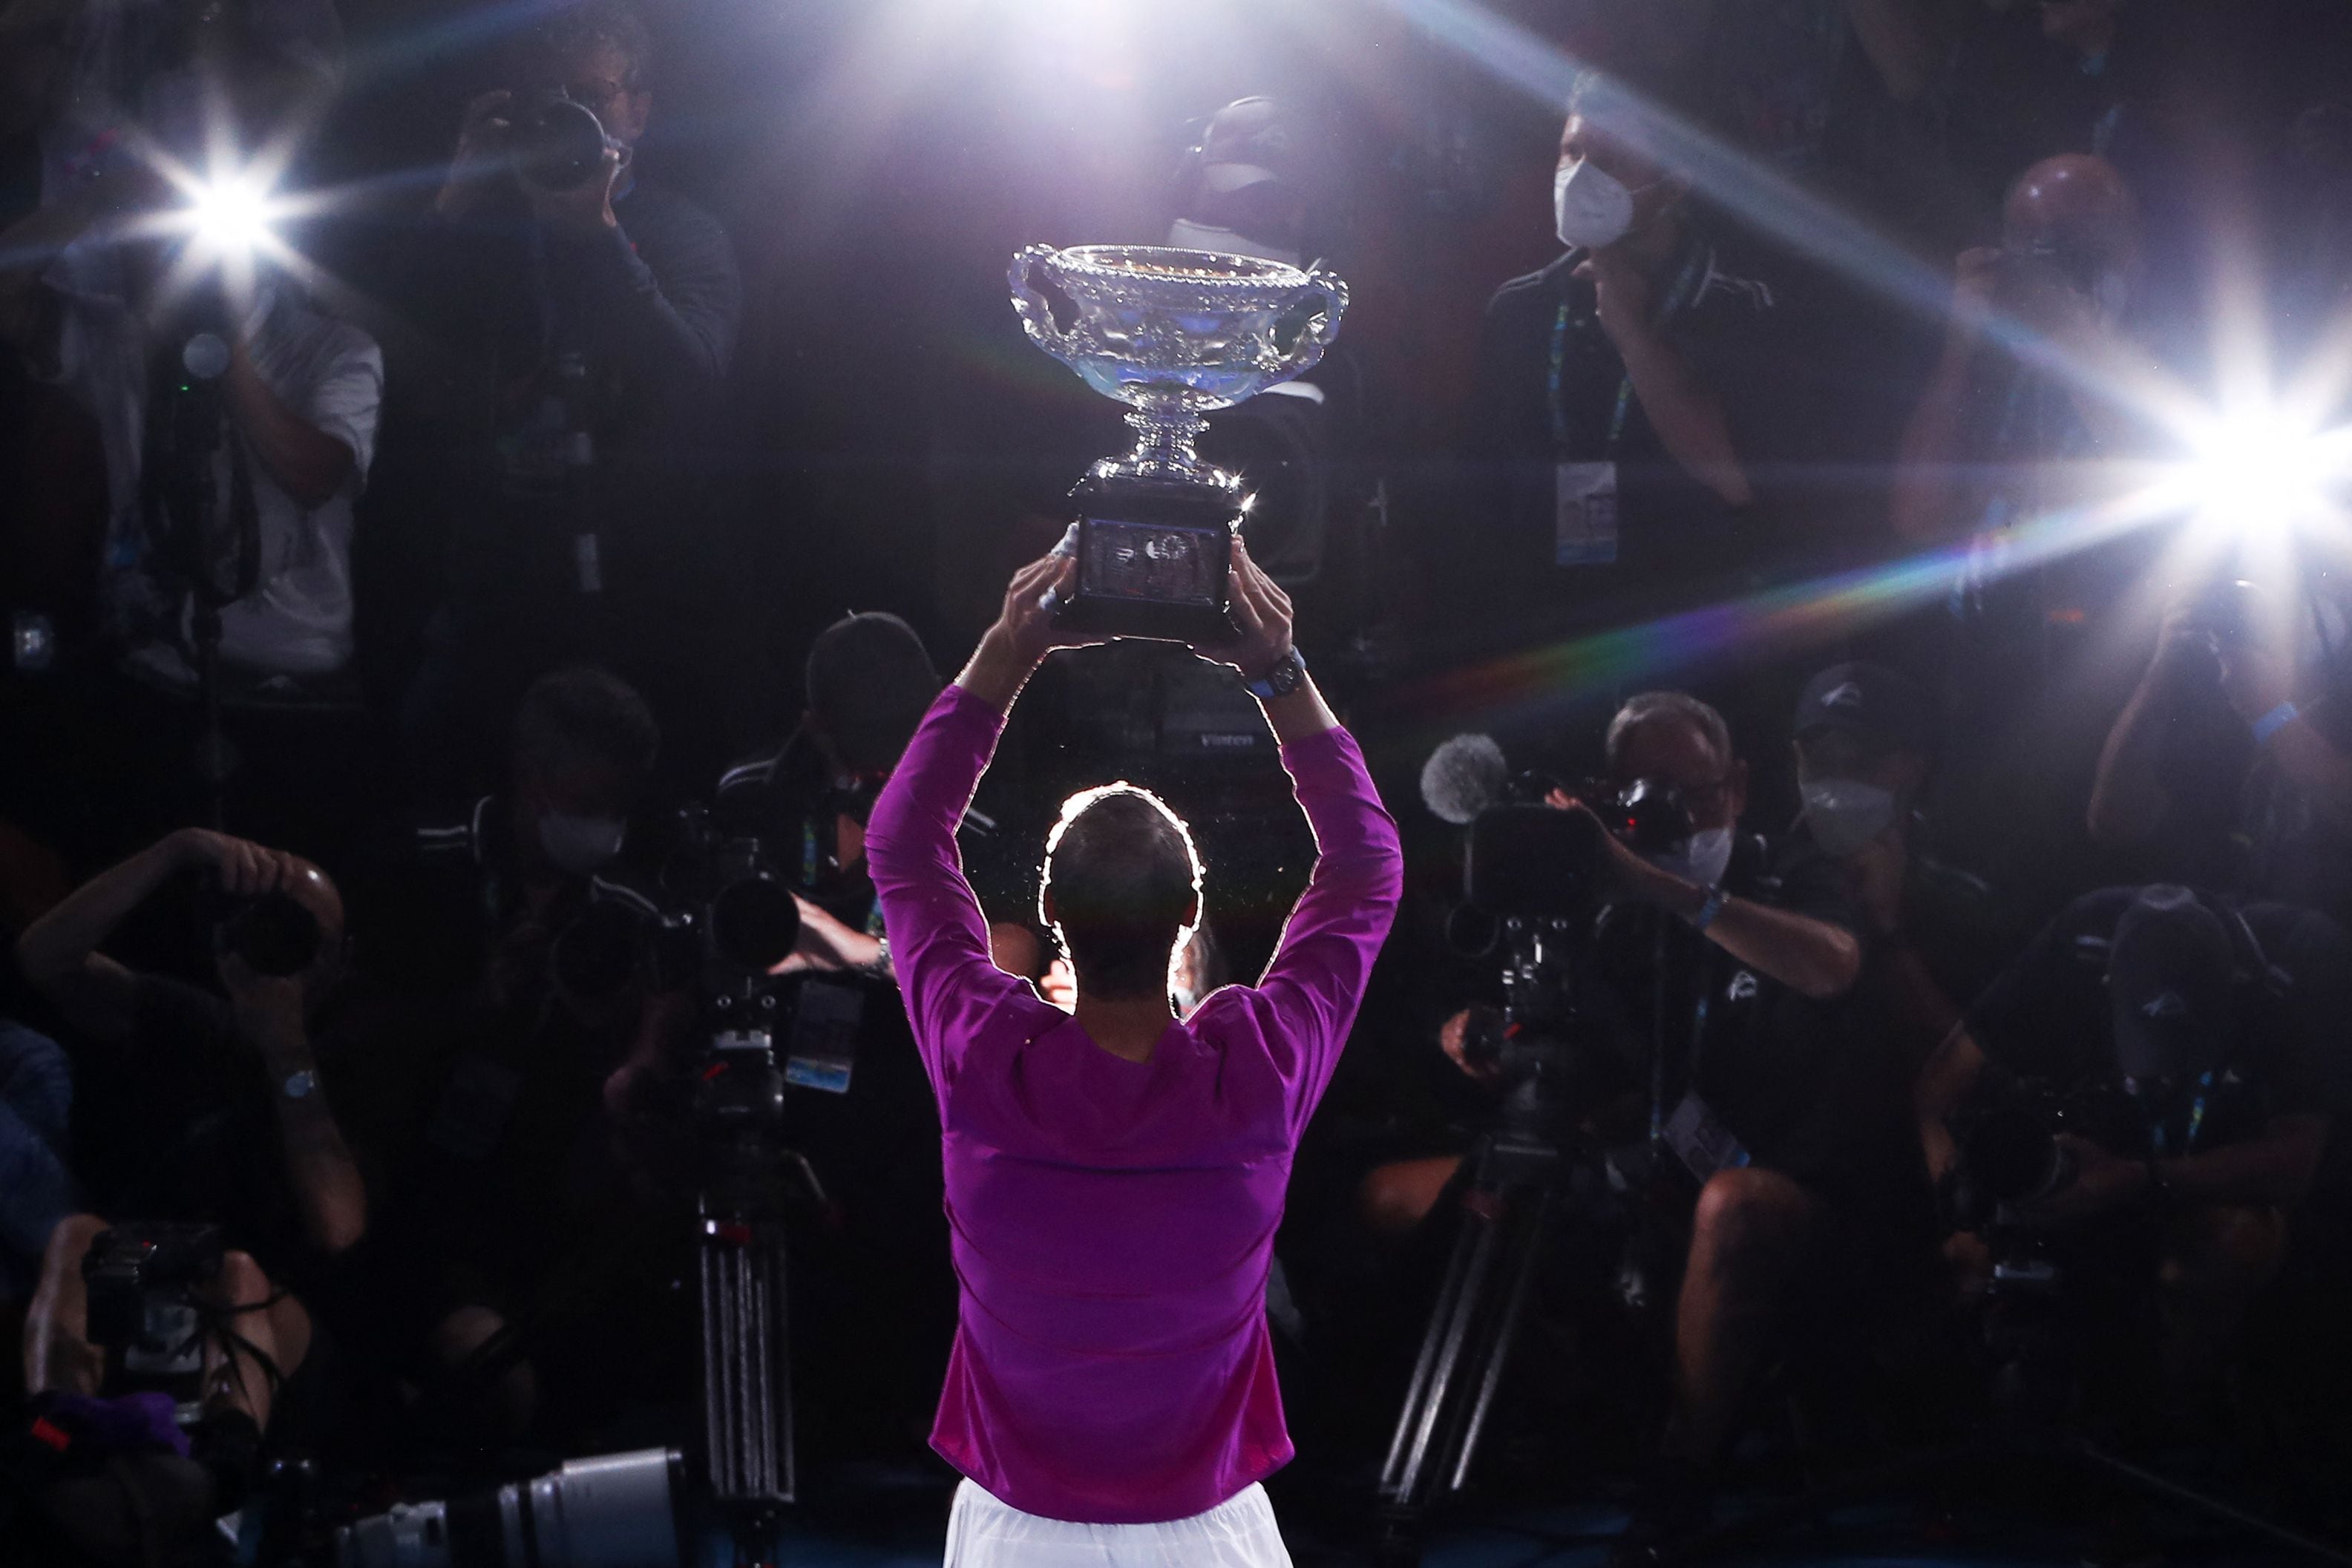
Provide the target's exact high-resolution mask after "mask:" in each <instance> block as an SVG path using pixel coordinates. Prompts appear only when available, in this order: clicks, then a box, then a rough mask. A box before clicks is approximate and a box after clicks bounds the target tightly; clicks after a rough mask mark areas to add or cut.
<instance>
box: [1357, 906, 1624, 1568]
mask: <svg viewBox="0 0 2352 1568" xmlns="http://www.w3.org/2000/svg"><path fill="white" fill-rule="evenodd" d="M1504 930H1505V933H1506V935H1507V938H1508V940H1509V942H1510V958H1509V961H1508V963H1507V967H1505V969H1504V975H1503V984H1504V993H1505V996H1506V998H1507V1006H1506V1009H1505V1015H1504V1016H1505V1019H1506V1021H1505V1023H1504V1025H1503V1027H1502V1029H1501V1030H1499V1032H1498V1033H1496V1035H1495V1037H1494V1038H1492V1039H1491V1040H1486V1041H1485V1042H1483V1044H1481V1045H1479V1046H1476V1047H1472V1046H1471V1044H1470V1042H1469V1041H1468V1040H1466V1039H1465V1053H1466V1051H1468V1050H1471V1049H1475V1050H1477V1051H1481V1052H1482V1053H1490V1054H1491V1055H1492V1056H1493V1057H1494V1059H1495V1060H1496V1061H1497V1063H1498V1064H1499V1066H1500V1067H1501V1069H1502V1071H1503V1075H1504V1078H1505V1081H1506V1082H1508V1083H1509V1085H1510V1088H1509V1090H1508V1092H1507V1093H1506V1095H1505V1096H1504V1100H1503V1103H1502V1110H1501V1114H1500V1117H1499V1118H1498V1120H1497V1122H1496V1125H1495V1126H1494V1127H1493V1128H1491V1129H1490V1130H1489V1131H1487V1132H1486V1134H1484V1135H1482V1136H1481V1137H1480V1138H1479V1140H1478V1142H1477V1144H1476V1145H1475V1146H1474V1147H1473V1148H1472V1150H1471V1152H1470V1155H1469V1156H1468V1159H1467V1162H1466V1163H1467V1166H1468V1169H1469V1171H1470V1183H1469V1186H1468V1188H1467V1190H1465V1192H1464V1194H1463V1195H1462V1215H1463V1224H1462V1231H1461V1234H1460V1235H1459V1236H1458V1237H1456V1238H1455V1239H1454V1251H1453V1255H1452V1256H1451V1258H1450V1259H1449V1260H1447V1263H1446V1269H1445V1276H1444V1283H1443V1284H1442V1285H1441V1286H1440V1288H1439V1291H1438V1297H1437V1305H1436V1309H1435V1311H1434V1312H1432V1314H1431V1316H1430V1321H1429V1327H1428V1329H1427V1330H1426V1331H1425V1332H1424V1333H1423V1336H1422V1342H1421V1351H1420V1354H1419V1356H1418V1358H1417V1359H1416V1361H1415V1363H1414V1365H1413V1371H1412V1382H1411V1384H1410V1385H1408V1386H1407V1388H1406V1392H1405V1400H1404V1407H1403V1409H1402V1411H1401V1412H1400V1413H1399V1415H1398V1417H1397V1425H1396V1430H1395V1433H1394V1435H1393V1436H1392V1437H1391V1440H1390V1443H1389V1452H1388V1459H1387V1461H1386V1463H1385V1464H1384V1465H1383V1466H1382V1468H1381V1484H1380V1497H1379V1507H1378V1511H1377V1514H1376V1530H1375V1548H1374V1550H1375V1552H1376V1554H1377V1556H1378V1558H1379V1560H1380V1561H1381V1562H1382V1563H1388V1564H1394V1565H1397V1568H1410V1565H1411V1564H1414V1563H1419V1562H1420V1561H1421V1538H1422V1530H1423V1522H1424V1521H1425V1520H1426V1519H1427V1517H1428V1515H1429V1513H1430V1512H1431V1511H1432V1510H1433V1509H1434V1508H1436V1507H1437V1506H1438V1505H1439V1504H1441V1503H1442V1502H1444V1500H1447V1499H1449V1498H1451V1497H1453V1496H1454V1495H1455V1494H1457V1493H1459V1492H1460V1491H1461V1490H1463V1489H1464V1487H1465V1486H1466V1485H1467V1484H1468V1482H1469V1479H1470V1469H1471V1466H1472V1465H1473V1463H1475V1460H1476V1458H1477V1457H1478V1446H1479V1442H1480V1440H1481V1438H1482V1437H1484V1436H1485V1434H1486V1425H1487V1422H1488V1420H1489V1418H1490V1417H1491V1416H1493V1414H1494V1409H1495V1400H1496V1395H1497V1393H1498V1392H1499V1391H1500V1389H1501V1387H1502V1382H1503V1374H1504V1372H1505V1370H1506V1369H1507V1367H1508V1365H1509V1364H1510V1358H1511V1351H1512V1347H1513V1344H1514V1343H1515V1342H1516V1341H1517V1337H1518V1333H1519V1325H1520V1322H1521V1320H1522V1319H1523V1318H1524V1316H1525V1314H1526V1311H1527V1302H1528V1293H1529V1290H1530V1287H1531V1285H1532V1283H1533V1281H1534V1278H1535V1270H1536V1264H1537V1262H1538V1260H1539V1259H1540V1258H1541V1257H1542V1256H1543V1253H1544V1249H1545V1245H1546V1239H1547V1237H1548V1236H1549V1233H1550V1230H1551V1228H1552V1225H1553V1223H1554V1221H1555V1218H1557V1216H1558V1215H1559V1211H1560V1209H1561V1207H1562V1200H1563V1199H1566V1198H1570V1197H1573V1196H1575V1194H1576V1191H1577V1189H1578V1186H1579V1184H1578V1182H1577V1180H1576V1178H1577V1176H1579V1175H1580V1174H1590V1173H1592V1172H1593V1170H1594V1167H1595V1166H1596V1164H1597V1161H1596V1160H1595V1157H1594V1155H1593V1154H1592V1152H1591V1151H1590V1150H1588V1149H1586V1148H1584V1147H1583V1146H1582V1145H1581V1144H1580V1141H1579V1140H1577V1139H1576V1138H1575V1137H1574V1135H1573V1134H1570V1132H1569V1131H1568V1127H1569V1122H1570V1115H1569V1104H1570V1098H1571V1097H1570V1094H1569V1092H1568V1081H1569V1077H1570V1072H1571V1071H1572V1066H1573V1062H1574V1054H1573V1047H1572V1046H1571V1044H1570V1041H1572V1040H1575V1039H1576V1038H1577V1037H1578V1035H1579V1033H1580V1022H1581V1020H1580V1013H1579V1009H1578V1005H1577V988H1576V984H1575V972H1574V965H1573V961H1572V959H1573V956H1575V954H1576V952H1577V949H1576V948H1575V947H1573V946H1569V945H1570V944H1571V943H1573V942H1574V940H1575V938H1574V937H1573V936H1571V935H1570V924H1569V922H1568V921H1566V920H1565V919H1551V920H1531V919H1521V918H1513V919H1510V920H1507V922H1505V925H1504ZM1563 947H1566V948H1567V955H1566V956H1563V954H1562V953H1561V951H1560V949H1561V948H1563Z"/></svg>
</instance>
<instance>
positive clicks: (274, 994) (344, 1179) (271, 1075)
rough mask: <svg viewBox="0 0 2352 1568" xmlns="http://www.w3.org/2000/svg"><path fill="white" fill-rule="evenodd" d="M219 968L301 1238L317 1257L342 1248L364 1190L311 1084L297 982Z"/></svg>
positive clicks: (351, 1240)
mask: <svg viewBox="0 0 2352 1568" xmlns="http://www.w3.org/2000/svg"><path fill="white" fill-rule="evenodd" d="M219 969H220V977H221V984H222V985H224V986H226V988H228V996H229V1007H230V1009H231V1011H232V1012H233V1013H234V1015H235V1017H236V1035H237V1039H239V1040H242V1041H244V1042H245V1043H246V1044H247V1046H249V1047H251V1048H252V1050H253V1051H254V1053H255V1054H256V1055H257V1056H259V1057H260V1058H261V1064H262V1069H263V1071H264V1072H265V1074H266V1075H267V1076H268V1081H269V1100H270V1105H271V1108H272V1109H273V1110H275V1111H276V1112H277V1113H278V1144H279V1146H280V1147H281V1148H282V1149H283V1150H284V1151H285V1155H286V1180H287V1185H288V1186H289V1187H290V1188H291V1189H292V1191H293V1193H294V1201H295V1206H296V1207H297V1208H298V1209H299V1211H300V1213H301V1216H302V1230H303V1233H304V1235H305V1236H307V1237H308V1238H309V1239H310V1243H311V1245H312V1246H314V1247H317V1248H318V1249H320V1251H322V1252H325V1253H328V1254H329V1255H332V1254H334V1253H338V1252H341V1251H343V1250H344V1249H347V1248H349V1247H352V1245H354V1244H355V1243H357V1242H358V1240H359V1239H360V1238H361V1237H362V1235H364V1234H365V1233H366V1231H367V1186H366V1184H365V1183H364V1182H363V1181H362V1180H361V1178H360V1169H359V1163H358V1162H357V1161H356V1160H354V1159H352V1151H351V1148H350V1146H349V1145H346V1144H345V1143H344V1142H343V1132H342V1129H341V1127H339V1126H337V1125H336V1124H335V1117H334V1113H333V1112H332V1111H331V1109H330V1108H329V1107H328V1104H327V1096H326V1092H325V1090H324V1089H323V1088H322V1087H321V1086H320V1082H319V1077H318V1072H317V1062H316V1060H315V1059H314V1058H313V1057H312V1055H311V1052H310V1025H309V1023H308V1022H307V1020H306V1019H305V1018H304V1005H305V998H304V995H303V986H302V981H301V979H300V978H299V977H295V976H290V975H289V976H277V975H262V974H257V973H255V972H254V970H253V969H252V968H251V967H249V966H247V964H246V962H245V961H244V960H243V959H241V958H239V957H237V956H236V955H235V954H229V955H226V956H224V957H222V959H221V960H220V964H219Z"/></svg>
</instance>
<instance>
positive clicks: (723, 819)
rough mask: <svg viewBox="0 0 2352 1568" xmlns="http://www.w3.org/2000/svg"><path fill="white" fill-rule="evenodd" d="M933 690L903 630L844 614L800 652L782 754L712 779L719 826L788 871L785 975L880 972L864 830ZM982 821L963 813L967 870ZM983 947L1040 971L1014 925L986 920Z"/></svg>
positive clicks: (914, 639) (1030, 941)
mask: <svg viewBox="0 0 2352 1568" xmlns="http://www.w3.org/2000/svg"><path fill="white" fill-rule="evenodd" d="M944 684H945V683H944V682H942V681H941V680H940V673H939V671H938V670H937V669H936V668H935V667H934V666H933V665H932V664H931V656H930V654H929V653H926V652H925V651H924V649H923V643H922V639H921V638H919V637H918V636H917V635H916V634H915V629H914V628H913V627H912V626H909V625H908V624H907V623H906V622H904V621H902V620H900V619H899V618H898V616H896V615H886V614H878V613H873V612H868V613H866V614H860V615H846V616H844V617H843V618H842V619H840V620H839V621H836V622H834V623H833V624H832V625H830V626H828V627H826V628H825V629H824V631H823V632H819V633H818V634H817V637H816V641H815V642H814V643H813V644H812V645H811V646H810V649H809V656H808V677H807V702H808V706H807V708H806V709H805V710H804V711H803V714H802V716H801V721H800V723H799V725H798V726H797V727H795V728H794V729H793V733H792V735H791V736H790V737H788V738H787V739H786V740H785V741H784V744H783V746H782V748H781V749H780V750H778V751H776V752H775V753H774V754H772V755H771V756H768V757H765V758H758V759H755V760H753V761H750V762H746V763H744V764H742V765H741V766H740V767H738V768H730V769H729V770H728V772H727V773H726V775H725V776H724V777H723V778H721V779H719V792H718V796H717V799H716V800H714V801H713V802H712V808H711V809H712V812H713V815H714V816H715V817H716V819H717V820H718V822H719V826H720V827H721V828H722V829H723V830H724V831H728V832H730V833H740V834H745V835H748V836H751V837H753V838H757V839H758V840H760V841H761V843H762V844H763V845H765V846H767V848H768V851H769V852H770V854H771V855H773V856H777V857H780V858H781V859H782V861H783V862H785V863H787V864H788V865H790V866H791V867H792V868H793V869H794V870H796V871H797V873H798V882H799V895H800V907H801V945H800V950H799V951H798V952H796V953H795V954H794V955H793V957H792V959H791V960H790V961H789V962H790V965H791V967H792V968H793V969H802V968H812V969H870V970H873V971H875V972H876V973H879V974H887V973H888V972H889V969H888V965H889V956H888V952H887V948H886V947H885V946H883V943H882V941H881V912H880V911H879V910H878V909H877V907H876V906H875V902H874V883H873V879H872V878H871V877H870V876H868V875H867V874H866V818H867V817H868V816H869V815H870V814H871V813H872V812H873V810H874V799H875V797H876V796H877V795H878V794H879V793H881V790H882V786H883V785H885V784H887V783H888V782H889V781H890V772H891V769H893V768H897V767H898V758H899V756H900V754H901V753H903V752H904V751H905V750H906V749H907V742H908V740H909V739H910V738H912V737H913V736H914V733H915V727H916V726H918V725H919V724H920V723H922V720H923V713H924V710H925V709H927V708H929V706H930V705H931V701H932V699H933V698H935V697H937V696H938V695H940V686H941V685H944ZM989 821H990V819H987V818H982V817H977V816H976V815H975V813H972V812H970V811H967V812H966V813H965V814H964V821H963V824H962V826H961V829H960V830H959V831H960V835H961V837H962V838H963V839H964V847H965V852H966V854H967V858H968V860H981V859H983V858H984V857H985V856H986V852H987V850H988V849H989V848H990V847H991V846H990V844H989V843H988V842H987V841H988V840H989V839H991V838H992V836H993V835H992V833H991V831H989V828H988V827H987V826H986V825H985V824H987V823H988V822H989ZM989 939H990V942H991V945H992V948H993V949H994V951H995V956H996V960H997V963H998V965H999V967H1003V969H1004V970H1005V971H1006V972H1007V973H1010V974H1022V975H1036V974H1041V973H1043V972H1044V969H1045V956H1044V954H1043V953H1042V952H1040V951H1038V950H1037V943H1036V941H1035V937H1034V933H1033V932H1032V931H1031V930H1030V928H1029V927H1028V926H1026V925H1023V924H1021V923H1019V922H1015V921H992V922H991V924H990V926H989Z"/></svg>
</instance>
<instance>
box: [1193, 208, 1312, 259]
mask: <svg viewBox="0 0 2352 1568" xmlns="http://www.w3.org/2000/svg"><path fill="white" fill-rule="evenodd" d="M1168 243H1169V244H1170V245H1171V246H1174V247H1175V248H1176V249H1178V250H1213V251H1216V252H1219V253H1220V254H1222V255H1225V256H1256V257H1257V258H1258V259H1259V260H1260V261H1279V262H1282V263H1284V264H1285V265H1286V266H1289V267H1297V265H1298V262H1299V256H1298V253H1297V251H1295V250H1286V249H1284V248H1283V247H1282V246H1278V245H1273V244H1270V243H1268V242H1267V241H1265V240H1261V239H1252V238H1250V237H1249V236H1248V235H1243V234H1237V233H1235V232H1234V230H1232V229H1221V228H1219V227H1217V226H1216V225H1214V224H1196V223H1194V222H1193V221H1192V219H1190V218H1178V219H1177V220H1176V221H1175V222H1174V223H1172V224H1170V225H1168Z"/></svg>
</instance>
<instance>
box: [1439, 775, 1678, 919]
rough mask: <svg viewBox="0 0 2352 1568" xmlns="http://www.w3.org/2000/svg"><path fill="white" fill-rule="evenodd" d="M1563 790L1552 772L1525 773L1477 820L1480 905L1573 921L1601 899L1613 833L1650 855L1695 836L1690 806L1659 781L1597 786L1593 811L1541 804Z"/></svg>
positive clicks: (1472, 847) (1473, 898) (1470, 866)
mask: <svg viewBox="0 0 2352 1568" xmlns="http://www.w3.org/2000/svg"><path fill="white" fill-rule="evenodd" d="M1559 788H1560V785H1559V782H1558V781H1557V780H1555V779H1552V778H1550V777H1549V776H1548V775H1545V774H1541V773H1523V774H1520V775H1519V776H1518V777H1517V779H1513V780H1512V781H1511V784H1510V788H1509V792H1508V798H1507V802H1506V803H1505V804H1503V805H1499V806H1490V807H1488V808H1487V809H1486V810H1484V811H1481V812H1479V813H1478V815H1477V817H1476V818H1475V819H1474V820H1473V821H1472V822H1471V824H1470V842H1469V853H1468V859H1467V862H1466V864H1465V877H1464V883H1465V893H1466V894H1467V896H1468V898H1469V901H1470V903H1471V904H1472V905H1473V906H1474V907H1475V908H1477V909H1479V910H1481V911H1483V912H1484V913H1486V914H1488V915H1497V916H1501V917H1504V918H1507V919H1508V918H1514V917H1516V918H1519V919H1529V920H1563V919H1575V918H1578V917H1580V916H1582V915H1587V914H1589V913H1591V909H1592V907H1593V905H1594V904H1596V903H1598V902H1599V900H1600V896H1601V891H1602V888H1603V885H1604V883H1603V877H1602V868H1603V866H1604V865H1605V864H1606V857H1607V854H1608V844H1607V842H1606V840H1607V839H1608V838H1614V839H1615V840H1617V841H1619V842H1620V843H1622V844H1624V845H1625V846H1626V847H1628V848H1629V849H1632V850H1634V851H1635V852H1641V853H1650V852H1656V851H1660V850H1664V849H1668V848H1671V847H1672V846H1673V845H1675V844H1676V843H1679V842H1680V841H1683V840H1684V839H1686V838H1688V837H1689V836H1690V832H1691V818H1690V812H1689V810H1688V809H1687V808H1685V806H1684V804H1683V802H1682V800H1681V799H1680V797H1679V796H1677V795H1676V794H1675V791H1674V790H1672V789H1668V788H1666V787H1664V786H1663V785H1660V784H1658V783H1656V782H1655V781H1654V780H1650V779H1636V780H1634V781H1633V783H1631V784H1629V785H1627V786H1625V787H1624V788H1623V789H1609V788H1608V787H1607V786H1605V785H1594V786H1591V788H1589V789H1587V790H1586V791H1584V798H1585V799H1586V800H1588V801H1590V802H1591V816H1587V815H1586V814H1585V813H1583V812H1581V811H1563V810H1559V809H1558V808H1556V807H1552V806H1547V805H1544V804H1542V801H1543V800H1544V798H1545V797H1546V796H1547V795H1549V794H1550V793H1551V792H1552V791H1554V790H1555V789H1559ZM1596 819H1597V820H1598V823H1599V826H1598V829H1597V830H1596V827H1595V821H1596Z"/></svg>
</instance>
